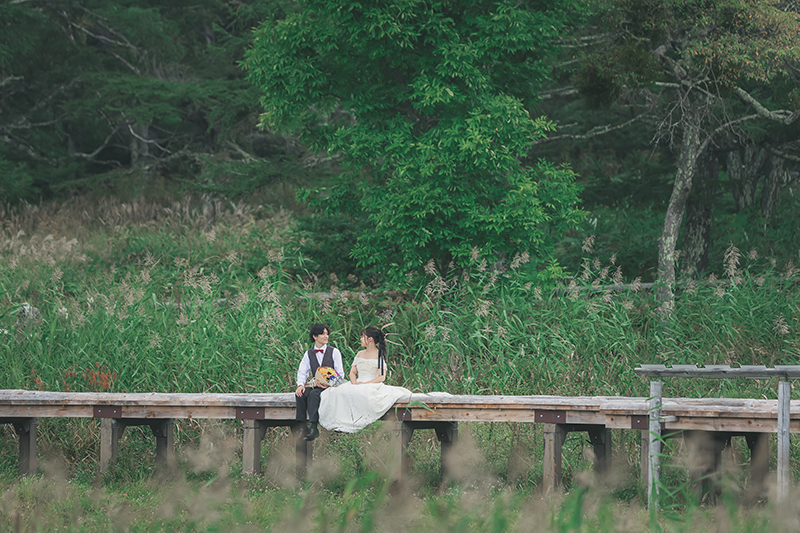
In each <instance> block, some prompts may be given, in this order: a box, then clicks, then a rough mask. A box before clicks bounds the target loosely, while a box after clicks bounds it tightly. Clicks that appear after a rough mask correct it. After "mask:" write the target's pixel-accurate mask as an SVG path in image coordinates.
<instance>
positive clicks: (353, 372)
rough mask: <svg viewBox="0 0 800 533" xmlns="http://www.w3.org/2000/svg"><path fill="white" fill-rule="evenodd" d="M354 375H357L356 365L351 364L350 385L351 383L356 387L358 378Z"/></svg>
mask: <svg viewBox="0 0 800 533" xmlns="http://www.w3.org/2000/svg"><path fill="white" fill-rule="evenodd" d="M356 375H357V370H356V364H355V363H353V366H351V367H350V383H353V384H354V385H358V378H357V377H356Z"/></svg>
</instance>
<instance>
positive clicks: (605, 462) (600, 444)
mask: <svg viewBox="0 0 800 533" xmlns="http://www.w3.org/2000/svg"><path fill="white" fill-rule="evenodd" d="M586 431H588V432H589V442H591V443H592V450H593V451H594V471H595V473H597V474H601V475H602V474H606V473H608V472H609V471H610V470H611V452H612V448H611V430H610V429H608V428H606V427H605V426H587V427H586Z"/></svg>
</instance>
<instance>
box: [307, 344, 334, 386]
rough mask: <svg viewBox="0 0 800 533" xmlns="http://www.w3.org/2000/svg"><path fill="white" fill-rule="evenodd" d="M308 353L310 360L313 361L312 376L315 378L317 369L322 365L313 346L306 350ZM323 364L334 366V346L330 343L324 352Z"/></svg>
mask: <svg viewBox="0 0 800 533" xmlns="http://www.w3.org/2000/svg"><path fill="white" fill-rule="evenodd" d="M306 355H308V362H309V363H311V377H312V378H313V377H314V376H315V375H316V374H317V369H318V368H319V367H320V364H319V363H318V362H317V354H316V352H314V348H313V347H312V348H311V349H309V350H308V352H306ZM322 366H329V367H331V368H333V347H332V346H331V345H330V344H329V345H328V347H327V348H325V353H323V354H322Z"/></svg>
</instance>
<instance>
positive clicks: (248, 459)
mask: <svg viewBox="0 0 800 533" xmlns="http://www.w3.org/2000/svg"><path fill="white" fill-rule="evenodd" d="M242 422H243V425H244V436H243V437H242V474H260V473H261V441H262V440H264V436H265V435H266V434H267V425H266V424H265V423H264V421H263V420H243V421H242Z"/></svg>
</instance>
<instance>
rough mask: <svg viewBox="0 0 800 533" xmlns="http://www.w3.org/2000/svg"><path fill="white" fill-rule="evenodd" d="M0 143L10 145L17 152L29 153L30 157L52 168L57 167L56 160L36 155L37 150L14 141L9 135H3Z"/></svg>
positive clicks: (16, 140) (0, 137)
mask: <svg viewBox="0 0 800 533" xmlns="http://www.w3.org/2000/svg"><path fill="white" fill-rule="evenodd" d="M0 141H2V142H4V143H6V144H10V145H11V146H13V147H14V148H16V149H17V150H22V151H23V152H25V153H27V154H28V155H29V156H31V157H32V158H33V159H36V160H37V161H44V162H46V163H47V164H49V165H51V166H56V161H55V160H54V159H51V158H49V157H44V156H43V155H40V154H38V153H36V150H34V149H33V148H31V147H30V146H28V145H27V144H25V143H23V142H21V141H19V140H18V139H12V138H11V137H9V136H8V135H2V136H0Z"/></svg>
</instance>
